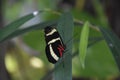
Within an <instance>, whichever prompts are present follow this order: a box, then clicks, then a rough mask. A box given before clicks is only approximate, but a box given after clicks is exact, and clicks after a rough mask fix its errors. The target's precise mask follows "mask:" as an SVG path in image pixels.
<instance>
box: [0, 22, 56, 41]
mask: <svg viewBox="0 0 120 80" xmlns="http://www.w3.org/2000/svg"><path fill="white" fill-rule="evenodd" d="M57 21H58V20H51V21H46V22H42V23H39V24H35V25H32V26H29V27H26V28H24V29H17V30H16V31H14V32H13V33H11V34H10V35H8V36H6V37H5V38H4V39H3V40H1V41H0V42H3V41H5V40H8V39H12V38H14V37H17V36H19V35H22V34H24V33H27V32H30V31H32V30H39V29H43V28H44V27H46V26H49V25H54V24H56V23H57Z"/></svg>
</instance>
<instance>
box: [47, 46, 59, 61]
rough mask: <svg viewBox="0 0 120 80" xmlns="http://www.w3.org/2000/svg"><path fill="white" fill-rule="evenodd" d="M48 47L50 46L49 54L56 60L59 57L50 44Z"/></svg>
mask: <svg viewBox="0 0 120 80" xmlns="http://www.w3.org/2000/svg"><path fill="white" fill-rule="evenodd" d="M49 48H50V54H51V56H52V57H53V58H54V59H55V60H56V61H58V59H59V57H58V56H57V55H56V54H55V53H54V51H53V49H52V46H51V44H50V45H49Z"/></svg>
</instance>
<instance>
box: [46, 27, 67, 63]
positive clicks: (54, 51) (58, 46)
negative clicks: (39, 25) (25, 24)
mask: <svg viewBox="0 0 120 80" xmlns="http://www.w3.org/2000/svg"><path fill="white" fill-rule="evenodd" d="M44 32H45V41H46V49H45V52H46V56H47V58H48V61H49V62H51V63H53V64H55V63H56V62H57V61H58V60H59V59H60V58H61V57H62V56H63V52H64V51H65V45H64V43H63V41H62V38H61V36H60V35H59V33H58V31H57V30H56V29H55V28H52V27H46V28H45V30H44Z"/></svg>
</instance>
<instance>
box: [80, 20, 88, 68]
mask: <svg viewBox="0 0 120 80" xmlns="http://www.w3.org/2000/svg"><path fill="white" fill-rule="evenodd" d="M88 37H89V23H88V22H85V24H84V26H83V28H82V31H81V36H80V43H79V58H80V62H81V65H82V67H83V68H84V67H85V57H86V51H87V45H88Z"/></svg>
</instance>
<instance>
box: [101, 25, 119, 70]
mask: <svg viewBox="0 0 120 80" xmlns="http://www.w3.org/2000/svg"><path fill="white" fill-rule="evenodd" d="M100 30H101V32H102V34H103V36H104V38H105V40H106V42H107V44H108V46H109V48H110V50H111V52H112V54H113V56H114V59H115V61H116V63H117V65H118V68H119V70H120V39H119V38H118V37H117V36H116V35H115V34H114V33H113V32H112V31H110V30H107V29H105V28H102V27H101V28H100Z"/></svg>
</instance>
